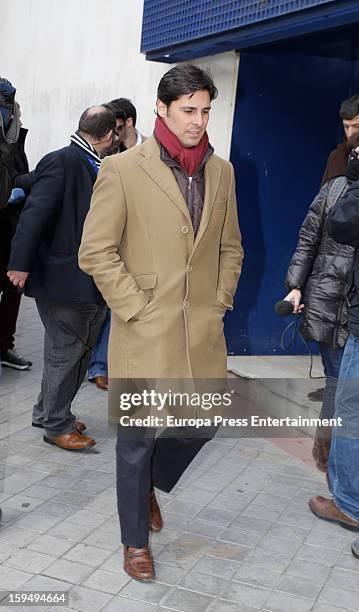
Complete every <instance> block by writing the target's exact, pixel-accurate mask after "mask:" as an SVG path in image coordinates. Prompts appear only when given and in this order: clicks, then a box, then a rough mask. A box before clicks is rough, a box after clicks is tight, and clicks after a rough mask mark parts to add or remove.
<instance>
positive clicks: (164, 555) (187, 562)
mask: <svg viewBox="0 0 359 612" xmlns="http://www.w3.org/2000/svg"><path fill="white" fill-rule="evenodd" d="M200 556H201V554H200V553H198V552H197V553H194V552H191V551H190V550H186V549H184V548H179V547H177V546H172V545H168V546H166V547H165V548H164V549H163V550H161V552H160V553H159V554H158V555H156V560H158V561H160V562H162V563H167V564H168V565H174V566H175V567H181V568H183V569H187V570H189V569H191V568H192V567H193V566H194V565H195V563H197V561H198V559H199V558H200Z"/></svg>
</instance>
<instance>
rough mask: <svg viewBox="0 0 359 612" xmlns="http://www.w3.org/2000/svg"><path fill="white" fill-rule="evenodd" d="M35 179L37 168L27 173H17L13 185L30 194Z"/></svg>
mask: <svg viewBox="0 0 359 612" xmlns="http://www.w3.org/2000/svg"><path fill="white" fill-rule="evenodd" d="M34 180H35V170H32V172H26V174H17V175H16V176H15V178H14V181H13V186H14V187H20V189H23V190H24V191H25V195H26V196H28V195H29V193H30V191H31V187H32V185H33V182H34Z"/></svg>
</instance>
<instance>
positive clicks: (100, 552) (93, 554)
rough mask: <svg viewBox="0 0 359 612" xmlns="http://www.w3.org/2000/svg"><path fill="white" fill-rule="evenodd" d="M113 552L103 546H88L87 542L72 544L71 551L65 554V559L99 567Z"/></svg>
mask: <svg viewBox="0 0 359 612" xmlns="http://www.w3.org/2000/svg"><path fill="white" fill-rule="evenodd" d="M110 554H111V552H110V551H109V550H104V549H102V548H95V547H94V546H88V545H85V544H76V545H75V546H73V545H72V547H71V549H70V550H69V552H67V553H66V554H65V555H64V558H65V559H68V560H69V561H76V562H78V563H84V564H85V565H90V566H91V567H99V565H101V564H102V563H103V562H104V561H105V560H106V559H107V558H108V557H109V556H110Z"/></svg>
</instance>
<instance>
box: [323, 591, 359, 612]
mask: <svg viewBox="0 0 359 612" xmlns="http://www.w3.org/2000/svg"><path fill="white" fill-rule="evenodd" d="M319 602H321V603H327V604H330V605H333V606H338V607H339V608H347V609H348V610H355V611H356V612H357V611H358V591H349V590H347V589H343V588H342V587H341V588H337V587H332V586H329V585H326V586H325V587H324V588H323V590H322V592H321V594H320V595H319Z"/></svg>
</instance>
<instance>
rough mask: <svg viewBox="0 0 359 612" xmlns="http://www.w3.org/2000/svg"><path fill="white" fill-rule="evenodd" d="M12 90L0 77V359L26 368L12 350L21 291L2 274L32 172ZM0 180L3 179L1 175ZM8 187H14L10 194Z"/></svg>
mask: <svg viewBox="0 0 359 612" xmlns="http://www.w3.org/2000/svg"><path fill="white" fill-rule="evenodd" d="M15 93H16V89H15V87H13V85H12V84H11V83H10V82H9V81H7V80H6V79H1V78H0V166H1V169H2V170H3V171H4V172H5V173H6V178H7V181H8V186H9V190H8V192H7V193H6V194H5V193H3V194H2V195H1V199H4V201H2V202H0V209H1V210H0V292H1V300H0V362H1V364H2V365H3V366H7V367H10V368H15V369H17V370H28V369H29V368H30V367H31V365H32V363H31V361H29V360H28V359H24V358H23V357H21V355H19V354H18V353H17V352H16V350H15V349H14V342H15V330H16V321H17V317H18V314H19V307H20V299H21V294H20V293H19V291H18V290H17V288H16V287H14V286H13V285H12V283H10V281H9V279H8V278H7V276H6V270H7V265H8V263H9V257H10V249H11V240H12V238H13V236H14V234H15V230H16V225H17V223H18V221H19V217H20V214H21V211H22V209H23V207H24V204H25V200H26V198H27V196H28V195H29V193H30V189H31V185H32V182H33V172H29V165H28V161H27V158H26V155H25V150H24V146H25V138H26V135H27V130H25V129H24V128H23V127H21V120H20V115H21V113H20V107H19V105H18V104H17V103H16V102H15ZM0 180H1V181H2V182H3V181H4V176H3V174H1V179H0ZM11 187H13V188H14V189H13V191H12V193H11ZM9 192H10V193H11V197H10V198H9V199H8V195H10V193H9Z"/></svg>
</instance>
